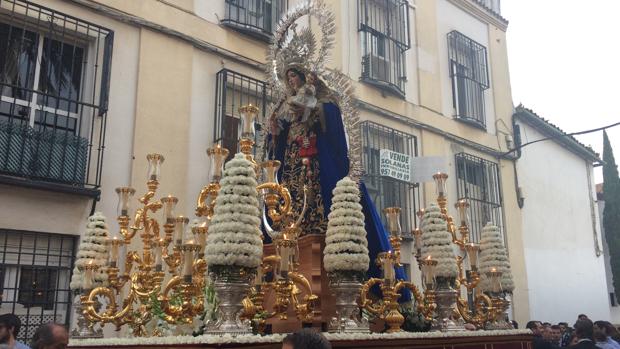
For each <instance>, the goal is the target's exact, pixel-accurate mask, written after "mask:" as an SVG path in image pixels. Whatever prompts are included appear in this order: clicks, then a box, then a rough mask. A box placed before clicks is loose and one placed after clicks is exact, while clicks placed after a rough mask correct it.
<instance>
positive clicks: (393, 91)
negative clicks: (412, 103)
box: [360, 76, 405, 99]
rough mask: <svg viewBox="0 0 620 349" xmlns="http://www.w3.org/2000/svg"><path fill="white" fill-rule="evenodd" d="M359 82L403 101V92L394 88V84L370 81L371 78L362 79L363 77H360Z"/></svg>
mask: <svg viewBox="0 0 620 349" xmlns="http://www.w3.org/2000/svg"><path fill="white" fill-rule="evenodd" d="M360 80H361V81H362V82H364V83H367V84H369V85H373V86H375V87H378V88H379V89H381V90H382V91H386V92H389V93H390V94H393V95H395V96H396V97H398V98H401V99H405V92H404V91H402V90H401V89H400V88H398V87H396V86H395V85H394V84H391V83H389V82H386V81H381V80H375V79H371V78H368V77H364V76H362V77H361V78H360Z"/></svg>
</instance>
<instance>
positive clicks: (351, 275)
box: [323, 177, 370, 333]
mask: <svg viewBox="0 0 620 349" xmlns="http://www.w3.org/2000/svg"><path fill="white" fill-rule="evenodd" d="M333 195H334V196H333V199H332V206H331V212H330V213H329V216H328V219H329V221H328V223H327V232H326V234H325V235H326V237H325V250H324V251H323V266H324V268H325V270H326V271H327V272H328V273H329V274H330V287H331V289H332V291H333V292H334V294H335V296H336V317H334V318H332V320H331V322H330V324H329V331H330V332H342V333H369V332H370V330H369V327H368V321H367V320H366V319H365V318H363V317H361V316H360V310H359V307H358V306H357V302H356V299H357V296H358V295H359V290H360V288H361V286H362V284H361V281H362V278H363V277H364V276H365V273H366V271H367V270H368V264H369V262H370V258H369V257H368V240H367V239H366V229H365V228H364V213H363V212H362V205H360V203H359V201H360V191H359V189H358V186H357V183H355V182H354V181H353V180H352V179H351V178H349V177H344V178H343V179H341V180H340V181H338V183H336V187H335V188H334V190H333Z"/></svg>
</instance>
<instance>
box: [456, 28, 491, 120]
mask: <svg viewBox="0 0 620 349" xmlns="http://www.w3.org/2000/svg"><path fill="white" fill-rule="evenodd" d="M448 56H449V60H450V78H451V80H452V103H453V106H454V108H455V110H456V117H457V118H459V119H461V120H463V121H467V122H470V123H472V124H473V125H475V126H477V127H480V128H486V116H485V110H484V91H485V90H486V89H488V88H489V72H488V67H487V49H486V47H484V46H482V45H480V44H479V43H477V42H475V41H474V40H472V39H470V38H468V37H467V36H465V35H463V34H461V33H459V32H457V31H451V32H450V33H448Z"/></svg>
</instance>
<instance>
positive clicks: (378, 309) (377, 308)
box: [360, 278, 385, 317]
mask: <svg viewBox="0 0 620 349" xmlns="http://www.w3.org/2000/svg"><path fill="white" fill-rule="evenodd" d="M381 284H383V279H379V278H370V279H369V280H368V281H366V282H365V283H364V285H362V287H361V289H360V307H361V308H362V309H366V310H367V311H368V312H369V313H371V314H373V315H374V316H377V317H381V316H382V315H383V313H385V303H382V304H376V302H373V301H372V299H370V298H369V297H368V296H369V294H370V289H371V288H372V287H374V286H375V285H381Z"/></svg>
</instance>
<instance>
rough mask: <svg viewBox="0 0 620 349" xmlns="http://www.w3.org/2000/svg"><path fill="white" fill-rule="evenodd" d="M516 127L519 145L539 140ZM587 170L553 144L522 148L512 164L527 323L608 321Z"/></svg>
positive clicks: (538, 136) (531, 132) (526, 128)
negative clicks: (519, 198)
mask: <svg viewBox="0 0 620 349" xmlns="http://www.w3.org/2000/svg"><path fill="white" fill-rule="evenodd" d="M518 124H519V125H520V126H521V135H522V139H523V143H526V142H530V141H533V140H536V139H541V138H543V135H542V134H540V133H539V132H538V131H536V130H535V129H533V128H532V127H530V126H529V125H527V124H525V123H522V122H519V123H518ZM587 171H592V167H591V166H588V165H587V164H586V161H585V160H584V159H583V158H581V157H579V156H577V155H575V154H573V153H571V152H569V151H568V150H566V149H565V148H563V147H562V146H560V145H559V144H557V143H555V142H552V141H545V142H540V143H537V144H534V145H531V146H528V147H525V148H523V150H522V156H521V158H520V159H519V160H518V161H517V173H518V178H519V185H520V186H521V188H522V189H523V195H524V197H525V202H524V203H525V204H524V206H523V208H522V217H523V235H524V237H523V243H524V254H525V261H526V270H527V276H528V286H529V290H528V293H529V300H530V318H531V319H535V320H541V321H549V322H551V323H557V322H559V321H566V322H569V323H570V322H571V321H574V320H575V319H576V318H577V315H578V314H580V313H584V314H587V315H588V316H589V317H590V318H591V319H594V320H609V318H610V310H609V301H608V294H607V285H606V277H605V265H604V259H603V257H602V256H597V255H596V252H595V247H594V246H595V245H594V244H595V237H594V234H597V236H598V241H600V225H599V222H598V219H597V218H596V215H595V217H594V222H593V218H592V211H591V203H593V201H592V200H594V199H595V198H594V197H592V196H591V195H592V194H591V193H593V192H594V190H592V191H590V189H589V188H588V185H590V186H593V185H594V184H593V183H591V180H590V177H589V176H588V173H587ZM593 223H594V226H595V228H594V227H593ZM593 229H596V232H594V231H593Z"/></svg>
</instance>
